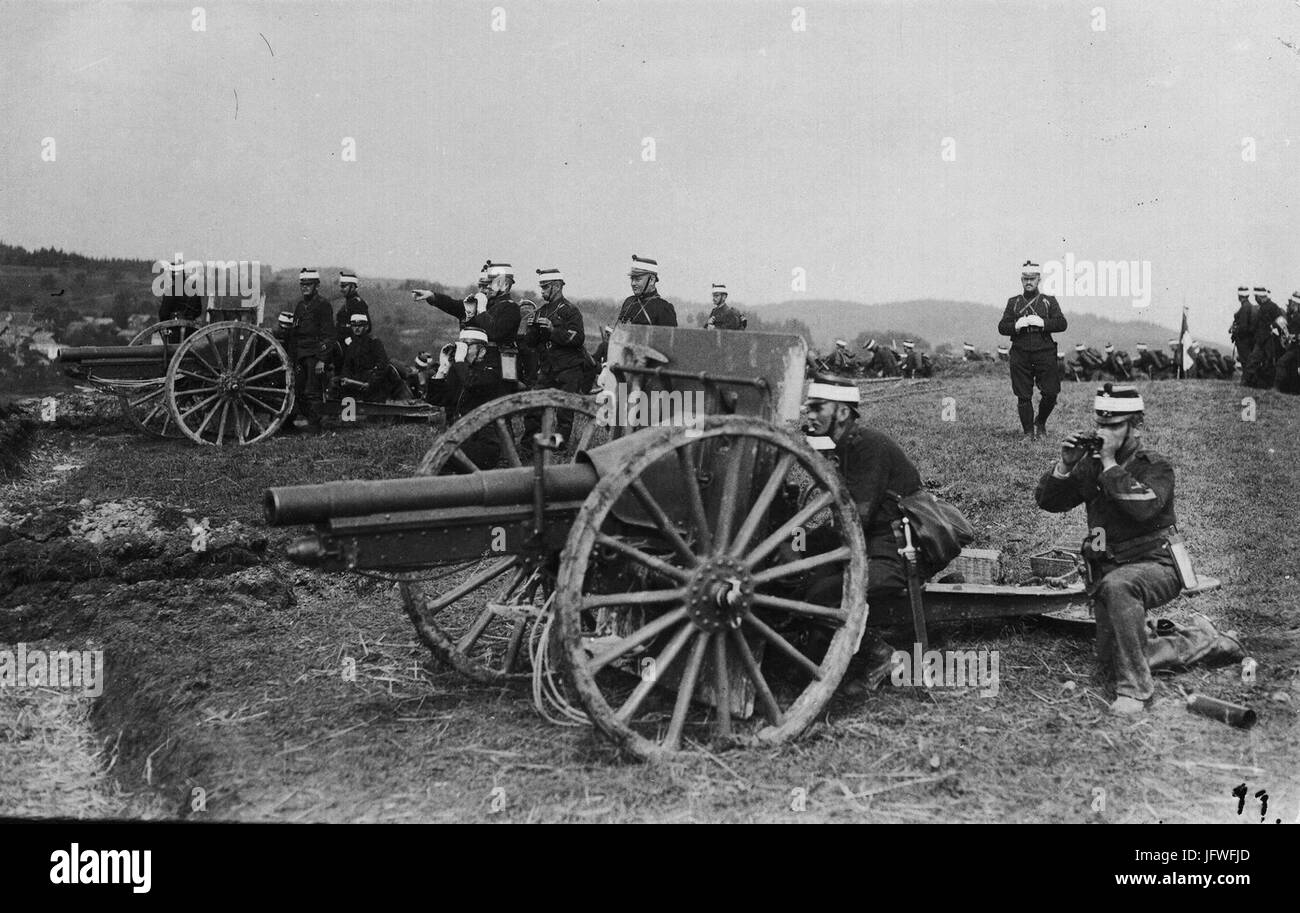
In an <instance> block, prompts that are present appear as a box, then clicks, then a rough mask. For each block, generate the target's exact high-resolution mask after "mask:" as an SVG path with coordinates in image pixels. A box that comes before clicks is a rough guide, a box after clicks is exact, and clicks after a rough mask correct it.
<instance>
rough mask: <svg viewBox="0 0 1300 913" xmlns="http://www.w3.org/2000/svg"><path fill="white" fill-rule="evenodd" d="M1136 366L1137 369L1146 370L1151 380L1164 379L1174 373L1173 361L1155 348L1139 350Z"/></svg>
mask: <svg viewBox="0 0 1300 913" xmlns="http://www.w3.org/2000/svg"><path fill="white" fill-rule="evenodd" d="M1136 367H1137V369H1138V370H1139V371H1144V372H1146V375H1147V377H1149V378H1151V379H1152V380H1165V379H1167V378H1169V377H1172V376H1173V373H1174V363H1173V362H1172V361H1171V360H1170V359H1169V356H1168V355H1166V354H1165V353H1164V352H1161V351H1158V350H1156V349H1147V350H1145V351H1143V352H1139V353H1138V358H1137V364H1136Z"/></svg>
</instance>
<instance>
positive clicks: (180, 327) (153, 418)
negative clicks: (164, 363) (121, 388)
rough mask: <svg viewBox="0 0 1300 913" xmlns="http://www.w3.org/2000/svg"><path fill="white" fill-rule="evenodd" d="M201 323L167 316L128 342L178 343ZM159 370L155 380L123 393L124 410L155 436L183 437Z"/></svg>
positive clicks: (131, 419) (135, 421)
mask: <svg viewBox="0 0 1300 913" xmlns="http://www.w3.org/2000/svg"><path fill="white" fill-rule="evenodd" d="M202 326H203V324H201V323H199V322H198V321H197V320H180V319H177V320H164V321H161V322H160V323H155V324H151V325H150V326H147V327H145V328H144V329H143V330H141V331H140V332H139V333H137V334H135V336H133V337H132V338H131V341H130V342H128V343H127V345H129V346H152V345H161V344H164V343H167V344H176V343H179V342H180V340H181V339H183V338H184V337H186V336H189V335H190V334H192V333H194V332H195V331H197V330H198V329H200V328H201V327H202ZM159 374H160V376H159V378H158V380H157V381H156V382H150V383H141V384H140V385H139V386H137V387H136V388H135V389H133V390H131V392H129V393H123V394H122V397H121V399H122V414H123V415H125V416H126V418H127V420H128V421H129V422H130V423H131V424H132V425H134V426H135V427H136V428H138V429H140V430H141V431H143V432H145V433H146V434H151V435H153V436H154V437H161V438H181V437H184V436H185V435H184V434H183V433H182V432H181V430H180V428H179V426H177V424H176V421H175V420H174V419H173V418H172V413H171V410H170V409H169V408H167V383H166V380H165V372H161V371H160V372H159Z"/></svg>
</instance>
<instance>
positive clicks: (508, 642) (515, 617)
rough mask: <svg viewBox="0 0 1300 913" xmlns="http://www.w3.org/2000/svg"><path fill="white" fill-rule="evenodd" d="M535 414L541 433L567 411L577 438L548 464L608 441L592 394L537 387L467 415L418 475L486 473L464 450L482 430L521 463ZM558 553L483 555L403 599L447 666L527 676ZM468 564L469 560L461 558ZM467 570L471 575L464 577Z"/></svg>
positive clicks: (485, 674)
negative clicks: (530, 417) (532, 637)
mask: <svg viewBox="0 0 1300 913" xmlns="http://www.w3.org/2000/svg"><path fill="white" fill-rule="evenodd" d="M529 413H532V414H533V415H534V416H535V418H536V419H537V421H538V424H539V426H540V432H541V433H543V434H550V433H552V432H554V431H555V430H556V428H557V427H558V426H559V418H560V416H561V415H564V414H566V413H567V415H568V416H569V417H571V419H572V421H573V433H572V435H571V440H569V441H566V442H565V443H564V445H563V446H562V447H561V448H560V449H559V450H557V451H554V452H552V453H549V454H548V455H547V460H548V463H555V464H558V463H570V462H572V461H573V459H574V457H575V456H576V455H577V453H578V452H579V450H581V449H584V448H586V447H588V446H594V445H595V443H599V442H600V441H602V440H604V436H605V435H606V434H607V432H608V429H606V428H603V427H600V426H599V425H598V424H597V422H596V418H597V415H598V407H597V404H596V403H595V401H594V400H593V399H592V398H591V397H586V396H579V395H578V394H576V393H565V392H563V391H561V390H531V391H527V392H524V393H514V394H511V395H510V396H505V397H502V398H501V399H497V400H493V401H492V402H490V403H486V404H484V405H483V406H480V407H479V408H478V409H475V410H474V411H473V412H471V413H469V414H468V415H465V416H463V417H462V418H461V419H460V420H458V421H457V422H455V423H454V424H453V425H452V426H451V427H450V428H448V429H447V430H446V431H445V432H444V433H443V434H442V435H441V436H440V437H439V438H438V441H437V442H436V443H435V444H434V445H433V447H432V448H430V450H429V452H428V453H426V454H425V456H424V459H423V460H422V461H421V462H420V466H419V468H418V470H417V474H418V475H439V474H440V473H443V472H447V471H451V470H455V471H458V472H464V473H467V472H475V473H477V472H481V471H482V470H480V469H479V468H478V467H477V466H475V465H474V463H473V462H472V461H471V460H470V459H469V457H468V456H467V455H466V454H465V451H464V450H463V449H462V448H463V447H464V446H465V445H466V444H467V442H469V441H470V440H471V438H473V437H474V435H476V434H480V433H486V434H494V435H496V439H497V443H498V445H499V446H500V449H501V453H502V463H503V464H504V465H508V466H519V465H521V461H520V458H519V450H518V446H517V442H518V441H519V440H520V438H521V437H522V435H523V433H524V431H523V427H524V418H525V417H526V416H527V415H528V414H529ZM553 558H554V556H551V555H545V554H540V553H539V554H532V555H496V556H484V558H483V559H482V560H480V561H477V562H469V564H470V567H468V568H467V569H466V568H456V567H452V568H451V569H443V573H442V574H441V575H440V576H438V577H436V578H434V577H429V578H425V579H409V580H404V581H401V582H400V589H401V592H402V604H403V608H404V609H405V611H406V614H407V617H409V618H410V619H411V622H412V623H413V624H414V625H415V630H416V633H417V634H418V635H419V637H420V640H421V641H422V642H423V643H424V644H425V646H427V647H428V648H429V650H430V651H432V653H433V654H434V656H436V657H437V658H438V659H440V660H441V661H442V662H443V663H445V664H446V665H448V666H450V667H451V668H453V669H455V670H457V671H458V672H460V673H461V674H463V675H465V676H467V677H469V678H471V679H474V680H475V681H480V682H487V683H492V682H503V681H510V680H516V679H523V678H526V677H527V676H528V674H529V672H530V667H529V662H528V650H527V649H526V646H527V643H528V640H529V637H530V635H531V633H532V626H533V625H534V624H536V623H537V622H538V620H539V619H540V617H541V608H542V606H544V605H545V603H546V600H547V598H548V597H549V596H550V594H551V592H552V591H553V589H554V568H553V565H554V560H553ZM462 564H464V562H462ZM465 575H468V576H465Z"/></svg>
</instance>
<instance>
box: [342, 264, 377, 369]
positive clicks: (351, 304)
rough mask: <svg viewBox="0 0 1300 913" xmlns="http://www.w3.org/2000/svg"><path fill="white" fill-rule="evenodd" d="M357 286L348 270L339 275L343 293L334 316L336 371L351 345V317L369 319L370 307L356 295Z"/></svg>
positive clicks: (352, 273)
mask: <svg viewBox="0 0 1300 913" xmlns="http://www.w3.org/2000/svg"><path fill="white" fill-rule="evenodd" d="M358 285H359V283H358V282H357V274H356V273H354V272H352V271H350V270H344V271H343V272H341V273H339V290H340V291H342V292H343V303H342V304H340V305H339V310H338V313H337V314H335V315H334V333H335V335H337V336H338V350H337V358H336V361H335V364H334V370H336V371H337V370H340V369H341V368H342V367H343V359H344V358H345V357H346V356H347V352H348V346H349V345H351V344H352V315H353V314H365V315H366V319H367V320H369V319H370V305H368V304H366V299H364V298H362V297H361V296H360V295H359V294H357V286H358Z"/></svg>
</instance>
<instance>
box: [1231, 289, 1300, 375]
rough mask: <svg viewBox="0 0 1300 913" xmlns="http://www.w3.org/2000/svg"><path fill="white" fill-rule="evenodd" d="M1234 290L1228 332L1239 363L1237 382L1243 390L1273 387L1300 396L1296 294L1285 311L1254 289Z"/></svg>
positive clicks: (1299, 301) (1299, 300)
mask: <svg viewBox="0 0 1300 913" xmlns="http://www.w3.org/2000/svg"><path fill="white" fill-rule="evenodd" d="M1254 298H1255V301H1254V303H1252V302H1251V300H1250V299H1251V289H1250V288H1248V287H1247V286H1244V285H1243V286H1240V287H1239V288H1238V289H1237V304H1238V307H1237V313H1236V314H1234V315H1233V317H1232V326H1231V327H1229V329H1228V332H1229V333H1230V334H1231V336H1232V342H1233V345H1234V346H1236V349H1237V358H1238V359H1239V360H1240V362H1241V365H1242V369H1241V382H1242V384H1244V385H1245V386H1247V387H1256V388H1260V389H1265V390H1267V389H1270V388H1276V389H1278V390H1280V391H1281V392H1283V393H1300V292H1294V293H1292V295H1291V298H1290V299H1289V300H1288V301H1287V306H1286V309H1285V310H1283V309H1282V307H1281V306H1280V305H1278V304H1277V303H1276V302H1274V301H1273V299H1272V298H1271V297H1269V291H1268V289H1266V288H1264V287H1263V286H1256V287H1255V289H1254Z"/></svg>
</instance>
